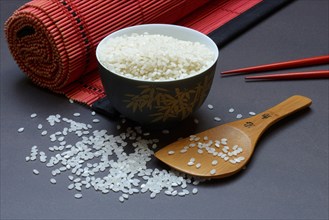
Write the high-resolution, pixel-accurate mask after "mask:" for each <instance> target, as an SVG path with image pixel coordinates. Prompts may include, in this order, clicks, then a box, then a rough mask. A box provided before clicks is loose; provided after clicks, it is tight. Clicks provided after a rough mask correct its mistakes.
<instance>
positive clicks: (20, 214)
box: [0, 0, 329, 219]
mask: <svg viewBox="0 0 329 220" xmlns="http://www.w3.org/2000/svg"><path fill="white" fill-rule="evenodd" d="M25 2H27V1H17V0H1V1H0V3H1V159H0V162H1V194H0V195H1V219H328V93H329V83H328V80H324V79H321V80H294V81H269V82H245V81H244V76H241V75H240V76H234V77H226V78H221V77H220V75H219V74H217V76H216V77H215V80H214V83H213V87H212V90H211V93H210V95H209V97H208V99H207V100H206V103H205V104H204V105H203V107H202V108H201V109H200V110H199V111H198V112H197V113H196V114H195V115H194V117H196V118H198V119H199V121H200V123H199V124H198V125H193V123H192V124H191V123H190V122H188V121H186V122H184V123H181V124H180V125H179V126H178V127H177V128H175V129H171V133H170V134H169V135H163V137H162V138H161V141H162V142H161V144H160V145H164V144H165V143H169V142H170V141H172V140H175V139H176V138H177V137H180V136H181V135H185V136H186V135H188V134H189V132H191V130H194V131H202V130H204V129H207V128H210V127H213V126H216V125H218V124H222V123H224V122H229V121H232V120H234V115H232V114H229V113H228V109H229V108H230V107H234V108H235V109H236V113H242V114H243V115H245V116H246V115H247V113H248V112H249V111H255V112H261V111H263V110H265V109H266V108H269V107H271V106H273V105H275V104H277V103H278V102H280V101H282V100H284V99H286V98H288V97H289V96H291V95H294V94H300V95H305V96H308V97H310V98H311V99H312V100H313V104H312V106H311V108H310V109H309V110H306V111H303V112H300V113H299V114H296V115H294V116H292V117H289V118H287V119H284V120H283V121H281V123H279V124H277V125H274V126H273V127H272V128H270V129H269V130H268V131H267V132H266V133H265V134H264V136H263V138H262V139H261V140H260V142H259V144H258V147H257V149H256V151H255V154H254V157H253V159H252V161H251V162H250V163H249V164H248V166H247V169H246V170H244V171H242V172H241V173H239V174H238V175H236V176H234V177H231V178H227V179H221V180H214V181H211V182H207V183H203V184H201V185H199V186H198V189H199V193H198V194H197V195H190V196H186V197H168V196H165V195H164V194H160V195H158V196H157V197H156V198H155V199H150V198H149V194H148V193H146V194H138V195H135V196H132V197H130V199H129V200H128V201H126V202H125V203H120V202H119V201H118V196H119V195H118V194H115V193H110V194H107V195H103V194H101V193H99V192H95V191H94V190H91V189H90V190H84V191H83V195H84V197H83V198H82V199H80V200H77V199H75V198H74V197H73V194H74V192H72V191H69V190H67V184H68V179H67V174H63V175H61V176H59V177H57V178H56V179H57V184H56V185H52V184H50V182H49V178H50V177H51V174H50V169H49V168H46V167H45V166H44V165H43V164H41V163H39V162H34V163H26V162H25V156H27V155H28V154H29V153H30V149H31V146H33V145H38V146H40V148H41V147H42V146H43V147H48V146H47V145H49V140H48V139H47V138H45V137H42V136H41V135H40V132H38V131H37V129H36V126H37V124H38V122H41V121H42V122H43V121H44V119H45V118H46V117H47V116H48V115H50V114H56V113H59V114H61V115H62V116H66V117H69V116H72V114H73V113H74V112H80V113H81V115H82V116H81V117H80V121H82V122H90V120H91V118H92V116H91V115H90V109H88V108H87V107H84V106H82V105H79V104H70V103H69V102H68V101H67V99H66V98H64V97H63V96H60V95H56V94H53V93H51V92H48V91H46V90H43V89H40V88H38V87H36V86H35V85H33V84H32V83H31V82H30V81H29V80H28V79H27V78H26V76H25V75H24V74H23V73H22V72H21V70H20V69H19V68H18V66H17V65H16V63H15V62H14V60H13V59H12V56H11V55H10V53H9V51H8V48H7V44H6V42H5V40H4V32H3V23H4V21H5V20H6V19H7V18H8V17H9V16H10V15H11V13H12V12H13V11H14V10H15V9H16V8H17V7H18V6H20V5H22V4H23V3H25ZM328 4H329V3H328V1H327V0H298V1H295V2H293V3H292V4H290V5H288V6H287V7H285V8H284V9H282V10H280V11H279V12H277V13H275V14H274V15H272V16H271V17H270V18H268V19H266V20H264V21H262V22H261V23H259V24H258V25H257V26H255V27H254V28H252V29H251V30H249V31H248V32H246V33H244V34H243V35H241V36H240V37H239V38H237V39H235V40H234V41H233V42H231V43H230V44H228V45H227V46H225V47H224V48H223V49H222V50H221V51H220V60H219V66H218V70H217V71H218V72H220V71H224V70H228V69H234V68H239V67H244V66H251V65H257V64H264V63H270V62H277V61H284V60H290V59H295V58H302V57H311V56H317V55H324V54H329V51H328V50H329V49H328V48H329V42H328V36H329V33H328V20H329V18H328V14H329V12H328V11H329V8H328V7H329V6H328ZM311 69H328V65H322V66H317V67H308V68H303V69H295V70H311ZM208 103H210V104H213V105H214V109H213V110H212V111H210V110H209V109H207V104H208ZM34 112H35V113H38V118H37V119H36V121H31V119H30V115H31V114H32V113H34ZM214 116H219V117H221V118H222V121H221V122H220V123H218V122H215V121H214V120H213V117H214ZM97 117H98V118H100V119H101V123H99V124H98V125H97V126H96V127H97V128H105V129H108V130H109V133H111V132H112V133H115V132H117V131H116V129H115V125H116V121H115V120H109V119H107V118H105V117H102V116H97ZM19 127H25V132H24V133H22V134H18V133H17V129H18V128H19ZM96 127H95V128H96ZM187 127H188V128H189V129H186V128H187ZM151 166H152V167H158V168H166V167H165V166H163V165H162V164H161V163H159V162H157V161H153V162H152V163H151ZM35 168H36V169H38V170H39V171H40V175H38V176H36V175H33V173H32V170H33V169H35Z"/></svg>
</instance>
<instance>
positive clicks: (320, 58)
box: [221, 55, 329, 75]
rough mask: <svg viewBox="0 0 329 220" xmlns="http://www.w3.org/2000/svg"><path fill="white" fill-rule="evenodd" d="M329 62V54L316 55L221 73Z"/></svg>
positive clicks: (266, 69) (276, 68)
mask: <svg viewBox="0 0 329 220" xmlns="http://www.w3.org/2000/svg"><path fill="white" fill-rule="evenodd" d="M327 63H329V55H325V56H316V57H310V58H304V59H298V60H291V61H285V62H279V63H272V64H265V65H260V66H252V67H246V68H240V69H235V70H228V71H224V72H222V73H221V74H222V75H226V74H231V73H251V72H260V71H268V70H278V69H285V68H293V67H305V66H311V65H321V64H327Z"/></svg>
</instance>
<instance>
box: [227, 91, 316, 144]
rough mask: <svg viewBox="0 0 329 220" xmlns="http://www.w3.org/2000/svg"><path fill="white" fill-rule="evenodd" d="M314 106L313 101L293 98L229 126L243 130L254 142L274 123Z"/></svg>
mask: <svg viewBox="0 0 329 220" xmlns="http://www.w3.org/2000/svg"><path fill="white" fill-rule="evenodd" d="M311 104H312V100H311V99H309V98H307V97H305V96H300V95H295V96H291V97H290V98H288V99H286V100H284V101H283V102H281V103H279V104H278V105H276V106H274V107H272V108H270V109H268V110H266V111H264V112H262V113H259V114H257V115H255V116H253V117H250V118H246V119H243V120H240V121H236V122H232V123H229V125H231V126H233V127H236V128H238V129H241V130H243V131H244V132H245V133H246V134H247V135H248V136H249V137H250V139H251V140H252V141H254V142H256V141H257V140H258V138H259V137H260V136H261V135H262V134H263V133H264V131H265V130H266V129H267V128H269V127H270V126H271V125H273V124H274V123H276V122H278V121H279V120H281V119H283V118H285V117H287V116H288V115H291V114H293V113H295V112H297V111H299V110H301V109H304V108H306V107H308V106H310V105H311Z"/></svg>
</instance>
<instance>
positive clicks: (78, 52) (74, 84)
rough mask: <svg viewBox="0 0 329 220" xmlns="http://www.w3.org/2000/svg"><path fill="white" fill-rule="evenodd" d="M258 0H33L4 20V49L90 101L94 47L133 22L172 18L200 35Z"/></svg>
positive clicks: (30, 71)
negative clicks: (6, 48) (7, 46)
mask: <svg viewBox="0 0 329 220" xmlns="http://www.w3.org/2000/svg"><path fill="white" fill-rule="evenodd" d="M261 1H263V0H157V1H155V0H130V1H121V0H107V1H96V0H92V1H80V0H34V1H31V2H29V3H27V4H25V5H23V6H22V7H21V8H19V9H18V10H16V11H15V12H14V14H13V15H12V16H11V17H10V18H9V19H8V20H7V22H6V24H5V33H6V38H7V41H8V45H9V49H10V51H11V53H12V55H13V57H14V59H15V60H16V62H17V63H18V65H19V67H20V68H21V69H22V70H23V72H24V73H26V75H27V76H28V78H30V79H31V80H32V81H33V82H34V83H35V84H37V85H39V86H41V87H44V88H47V89H50V90H52V91H54V92H56V93H62V94H65V95H66V96H67V97H68V98H70V99H73V100H75V101H78V102H82V103H85V104H87V105H92V104H93V103H94V102H95V101H97V100H99V99H101V98H103V97H104V96H105V93H104V90H103V86H102V83H101V81H100V78H99V75H98V72H97V62H96V57H95V50H96V47H97V44H98V43H99V42H100V41H101V39H102V38H104V37H105V36H107V35H108V34H110V33H112V32H114V31H116V30H118V29H121V28H124V27H128V26H132V25H138V24H145V23H175V24H179V25H183V26H186V27H190V28H193V29H196V30H199V31H200V32H203V33H205V34H209V33H210V32H212V31H214V30H216V29H217V28H219V27H221V26H222V25H224V24H225V23H227V22H228V21H230V20H232V19H233V18H235V17H237V16H238V15H240V14H242V13H244V12H245V11H246V10H248V9H250V8H252V7H253V6H255V5H256V4H258V3H260V2H261Z"/></svg>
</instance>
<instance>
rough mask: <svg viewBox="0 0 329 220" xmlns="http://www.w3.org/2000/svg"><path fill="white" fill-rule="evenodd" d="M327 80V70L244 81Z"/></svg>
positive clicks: (328, 71) (268, 76)
mask: <svg viewBox="0 0 329 220" xmlns="http://www.w3.org/2000/svg"><path fill="white" fill-rule="evenodd" d="M320 78H322V79H323V78H329V70H317V71H307V72H291V73H278V74H267V75H259V76H247V77H245V79H246V80H285V79H320Z"/></svg>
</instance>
